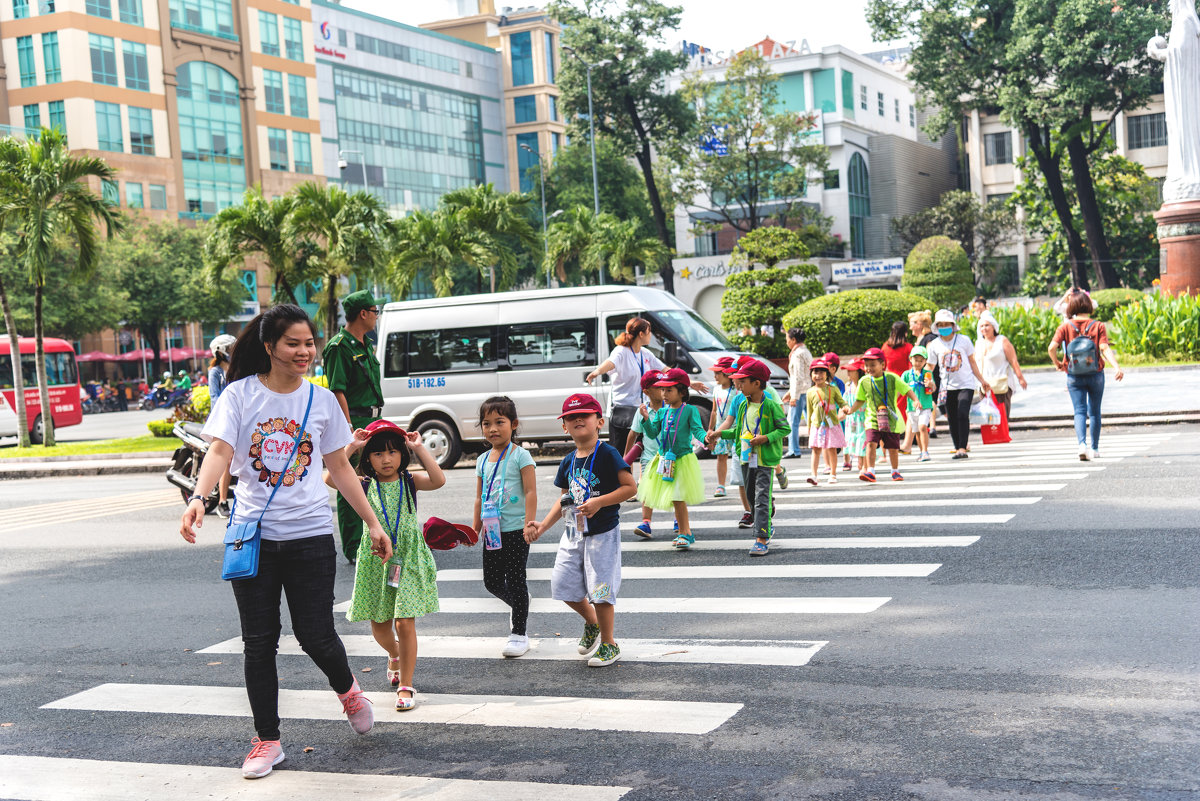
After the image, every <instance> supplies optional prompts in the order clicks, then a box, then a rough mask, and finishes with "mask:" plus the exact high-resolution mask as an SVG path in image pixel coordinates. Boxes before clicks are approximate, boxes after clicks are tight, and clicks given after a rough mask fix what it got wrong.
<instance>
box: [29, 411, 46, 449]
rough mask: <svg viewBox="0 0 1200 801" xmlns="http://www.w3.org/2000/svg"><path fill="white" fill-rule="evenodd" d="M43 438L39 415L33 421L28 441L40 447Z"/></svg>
mask: <svg viewBox="0 0 1200 801" xmlns="http://www.w3.org/2000/svg"><path fill="white" fill-rule="evenodd" d="M45 436H46V432H45V430H44V429H43V427H42V416H41V415H40V414H39V415H38V416H37V417H36V418H35V419H34V421H33V428H32V429H30V431H29V441H30V442H32V443H33V444H34V445H41V444H42V440H43V439H44V438H45Z"/></svg>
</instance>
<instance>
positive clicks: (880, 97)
mask: <svg viewBox="0 0 1200 801" xmlns="http://www.w3.org/2000/svg"><path fill="white" fill-rule="evenodd" d="M875 102H876V105H877V106H878V107H879V116H880V117H882V116H883V92H876V93H875Z"/></svg>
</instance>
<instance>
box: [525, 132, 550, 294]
mask: <svg viewBox="0 0 1200 801" xmlns="http://www.w3.org/2000/svg"><path fill="white" fill-rule="evenodd" d="M520 147H521V149H522V150H524V151H525V152H527V153H531V154H533V156H534V157H535V158H537V160H538V179H539V180H540V181H541V184H542V262H543V263H545V262H546V261H547V260H548V259H549V257H550V253H549V250H548V248H549V246H548V245H547V244H546V170H545V169H544V168H543V167H542V154H541V153H539V152H537V151H536V150H534V149H533V148H532V147H530V146H529V145H521V146H520ZM549 288H550V266H549V265H547V266H546V289H549Z"/></svg>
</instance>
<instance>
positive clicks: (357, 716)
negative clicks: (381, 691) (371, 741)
mask: <svg viewBox="0 0 1200 801" xmlns="http://www.w3.org/2000/svg"><path fill="white" fill-rule="evenodd" d="M338 700H339V701H341V702H342V711H343V712H345V713H346V719H347V720H349V721H350V728H352V729H354V731H355V733H356V734H366V733H367V732H369V731H370V730H371V727H372V726H374V725H375V712H374V711H373V710H372V709H371V699H370V698H367V696H366V695H364V694H363V691H362V690H361V689H359V687H358V679H355V680H354V685H353V686H352V687H351V688H350V689H349V690H346V692H344V693H342V694H341V695H339V696H338Z"/></svg>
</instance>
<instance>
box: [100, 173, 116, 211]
mask: <svg viewBox="0 0 1200 801" xmlns="http://www.w3.org/2000/svg"><path fill="white" fill-rule="evenodd" d="M100 197H101V199H102V200H103V201H104V202H105V203H107V204H108V205H110V206H119V205H121V193H120V191H119V190H118V189H117V182H116V181H109V180H108V179H106V178H101V179H100Z"/></svg>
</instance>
